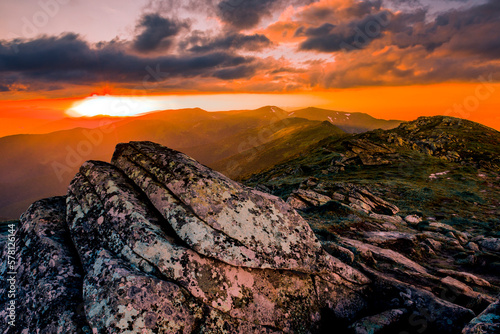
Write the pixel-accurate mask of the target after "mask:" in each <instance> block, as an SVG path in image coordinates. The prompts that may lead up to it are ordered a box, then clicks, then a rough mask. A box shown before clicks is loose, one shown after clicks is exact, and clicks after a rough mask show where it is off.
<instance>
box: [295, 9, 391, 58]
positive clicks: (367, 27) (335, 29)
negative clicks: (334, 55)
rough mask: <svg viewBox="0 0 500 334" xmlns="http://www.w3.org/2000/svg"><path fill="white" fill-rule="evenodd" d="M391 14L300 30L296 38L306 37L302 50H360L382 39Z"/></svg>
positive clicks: (383, 12)
mask: <svg viewBox="0 0 500 334" xmlns="http://www.w3.org/2000/svg"><path fill="white" fill-rule="evenodd" d="M390 17H391V13H390V12H388V11H381V12H380V13H377V14H375V15H371V14H370V15H366V16H365V17H363V18H362V19H360V20H353V21H350V22H348V23H347V24H341V25H338V26H335V25H333V24H330V23H325V24H323V25H321V26H319V27H314V28H308V29H305V30H304V29H303V28H301V29H299V30H297V32H296V33H295V35H296V36H306V37H307V39H306V40H305V41H304V42H302V43H301V44H300V49H301V50H315V51H320V52H336V51H340V50H345V51H351V50H359V49H362V48H364V47H366V46H368V45H369V44H370V43H371V42H372V41H374V40H375V39H378V38H381V37H382V35H383V32H384V30H385V29H386V28H387V26H388V25H389V23H390Z"/></svg>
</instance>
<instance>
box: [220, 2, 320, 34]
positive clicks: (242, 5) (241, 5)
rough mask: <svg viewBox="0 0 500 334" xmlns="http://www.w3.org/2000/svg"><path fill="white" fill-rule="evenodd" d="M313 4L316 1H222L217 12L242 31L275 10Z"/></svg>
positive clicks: (223, 19) (253, 25)
mask: <svg viewBox="0 0 500 334" xmlns="http://www.w3.org/2000/svg"><path fill="white" fill-rule="evenodd" d="M313 2H316V0H293V1H286V0H222V1H220V2H219V3H218V4H217V8H216V11H217V15H218V16H219V18H220V19H221V20H222V21H223V22H225V23H227V24H229V25H230V26H232V27H234V28H237V29H240V30H242V29H250V28H253V27H255V26H256V25H258V24H259V23H260V22H261V20H262V18H264V17H269V16H271V14H272V13H273V11H275V10H278V9H283V8H286V7H288V6H290V5H305V4H310V3H313Z"/></svg>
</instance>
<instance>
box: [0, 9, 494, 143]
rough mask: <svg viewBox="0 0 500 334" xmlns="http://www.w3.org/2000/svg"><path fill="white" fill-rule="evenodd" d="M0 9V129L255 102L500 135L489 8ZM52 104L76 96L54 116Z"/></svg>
mask: <svg viewBox="0 0 500 334" xmlns="http://www.w3.org/2000/svg"><path fill="white" fill-rule="evenodd" d="M6 6H7V5H6V4H0V13H1V14H0V16H1V18H2V20H0V64H1V65H0V72H1V75H0V108H1V113H2V114H1V115H0V116H1V117H0V118H2V120H4V121H3V123H2V128H3V129H0V131H1V134H14V133H29V132H30V131H33V132H38V131H42V130H41V129H39V126H41V125H42V124H44V121H45V120H47V121H50V120H54V119H60V118H64V117H68V116H70V117H81V116H87V117H93V116H98V115H108V116H120V117H123V116H134V115H138V114H142V113H146V112H151V111H155V110H161V109H180V108H195V107H198V108H202V109H204V110H208V111H222V110H234V109H253V108H259V107H261V106H263V105H276V106H279V107H281V108H284V109H287V110H292V109H297V108H303V107H307V106H316V107H321V108H329V109H333V110H340V111H347V112H364V113H368V114H370V115H372V116H374V117H380V118H385V119H401V120H411V119H415V118H416V117H418V116H423V115H426V116H431V115H443V114H447V115H452V116H455V117H461V118H466V119H470V120H474V121H479V122H482V123H483V124H486V125H488V126H490V127H493V128H497V129H498V128H500V120H499V116H497V115H498V112H497V111H498V108H499V107H500V98H499V95H500V89H499V84H498V82H499V81H498V80H499V78H500V63H499V62H498V60H499V58H498V55H499V54H500V50H499V49H498V43H497V42H498V36H497V35H498V33H497V32H498V31H500V19H499V18H500V15H499V12H500V9H499V7H498V3H497V1H496V0H479V1H472V0H464V1H453V2H452V1H444V0H443V1H430V0H419V1H413V2H411V5H409V3H408V2H406V1H389V0H382V1H358V0H313V1H310V0H294V1H260V0H259V1H258V4H250V3H249V2H248V3H247V2H239V1H238V2H237V4H235V3H232V2H230V1H229V0H220V1H216V2H204V1H194V2H189V4H188V3H185V2H180V3H176V4H174V3H173V2H169V1H145V0H140V1H137V2H134V3H128V2H127V3H123V2H121V1H117V0H110V1H106V2H105V3H101V2H98V1H94V0H91V1H89V2H77V3H71V4H67V3H64V4H62V3H61V4H59V5H57V6H56V7H54V8H52V10H53V11H54V12H53V13H52V12H51V13H49V14H50V15H49V14H47V13H45V12H44V11H46V10H47V9H46V8H45V7H43V6H42V7H36V6H32V7H29V6H28V5H27V4H24V3H23V2H16V3H10V4H9V5H8V8H7V7H6ZM6 13H9V14H6ZM42 16H47V17H49V19H48V20H47V22H45V23H44V24H43V25H41V24H38V23H37V21H36V20H35V19H34V18H38V17H42ZM23 17H25V19H22V18H23ZM82 19H83V21H82ZM68 22H88V24H80V25H69V24H68ZM94 94H95V96H94ZM61 99H70V100H71V99H72V101H71V102H70V103H68V104H67V105H66V106H65V107H64V108H61V107H60V105H61V103H60V101H61ZM12 101H15V103H13V102H12ZM32 101H43V103H41V104H33V103H32ZM13 104H15V107H14V108H11V106H12V105H13ZM40 105H44V107H43V108H41V107H40ZM47 108H48V109H50V111H48V109H47ZM20 119H23V120H24V121H23V122H24V123H22V124H21V121H20Z"/></svg>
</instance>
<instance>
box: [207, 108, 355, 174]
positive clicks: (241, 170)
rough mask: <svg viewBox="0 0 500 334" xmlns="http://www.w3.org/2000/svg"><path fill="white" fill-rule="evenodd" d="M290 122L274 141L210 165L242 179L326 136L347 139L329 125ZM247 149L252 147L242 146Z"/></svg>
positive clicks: (297, 121) (277, 133)
mask: <svg viewBox="0 0 500 334" xmlns="http://www.w3.org/2000/svg"><path fill="white" fill-rule="evenodd" d="M287 121H288V124H289V125H288V126H287V127H284V128H282V129H280V130H279V131H277V132H275V133H274V134H273V136H272V137H273V138H274V139H273V140H271V141H269V142H267V143H263V144H261V145H256V146H253V147H251V148H248V149H246V150H244V151H242V152H239V153H237V154H235V155H233V156H230V157H228V158H225V159H223V160H220V161H218V162H216V163H214V164H211V165H210V167H212V168H214V169H216V170H218V171H220V172H222V173H223V174H225V175H227V176H229V177H231V178H235V179H239V178H242V177H244V176H246V175H250V174H252V173H256V172H258V171H261V170H264V169H267V168H269V166H273V165H275V164H277V163H279V162H281V161H285V160H288V159H290V158H292V157H294V156H296V155H297V154H299V153H301V152H304V151H305V150H307V149H308V148H309V147H311V146H313V145H315V144H317V143H318V142H319V141H321V140H322V139H324V138H326V137H331V136H336V137H342V136H346V133H345V132H343V131H342V130H340V129H339V128H337V127H336V126H334V125H332V124H330V123H328V122H312V121H307V122H304V121H303V120H301V119H293V118H291V119H287ZM282 122H283V121H281V122H280V123H282ZM256 138H258V137H256ZM245 146H250V145H244V146H243V147H245ZM240 148H241V147H240Z"/></svg>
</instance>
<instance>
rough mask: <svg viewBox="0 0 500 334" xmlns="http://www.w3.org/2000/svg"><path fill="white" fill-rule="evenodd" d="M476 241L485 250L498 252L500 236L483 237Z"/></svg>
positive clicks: (499, 249) (499, 250)
mask: <svg viewBox="0 0 500 334" xmlns="http://www.w3.org/2000/svg"><path fill="white" fill-rule="evenodd" d="M478 243H479V246H481V247H482V248H483V249H485V250H487V251H492V252H500V238H484V239H482V240H480V241H479V242H478Z"/></svg>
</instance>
